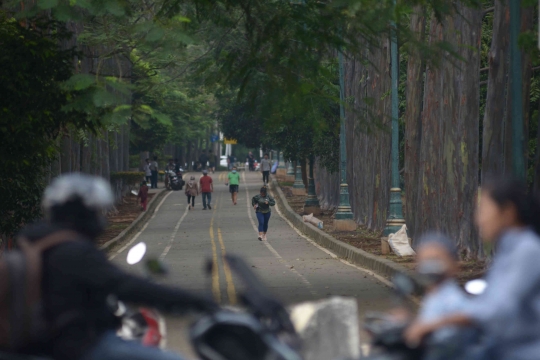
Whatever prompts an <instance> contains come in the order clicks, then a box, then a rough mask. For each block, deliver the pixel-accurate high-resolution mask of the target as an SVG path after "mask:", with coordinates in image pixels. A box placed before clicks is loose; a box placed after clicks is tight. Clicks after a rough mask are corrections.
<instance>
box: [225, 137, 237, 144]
mask: <svg viewBox="0 0 540 360" xmlns="http://www.w3.org/2000/svg"><path fill="white" fill-rule="evenodd" d="M223 143H224V144H226V145H236V144H238V140H236V139H227V138H223Z"/></svg>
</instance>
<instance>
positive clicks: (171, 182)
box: [165, 170, 184, 191]
mask: <svg viewBox="0 0 540 360" xmlns="http://www.w3.org/2000/svg"><path fill="white" fill-rule="evenodd" d="M165 175H166V176H167V179H168V180H167V190H173V191H178V190H182V187H183V186H184V180H183V179H182V172H181V171H179V172H178V173H175V172H174V171H172V170H166V172H165Z"/></svg>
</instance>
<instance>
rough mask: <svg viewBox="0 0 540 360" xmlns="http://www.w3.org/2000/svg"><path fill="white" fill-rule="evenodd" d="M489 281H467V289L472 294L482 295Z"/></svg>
mask: <svg viewBox="0 0 540 360" xmlns="http://www.w3.org/2000/svg"><path fill="white" fill-rule="evenodd" d="M487 286H488V283H487V281H486V280H484V279H475V280H471V281H467V282H466V283H465V291H466V292H468V293H469V294H471V295H480V294H482V293H484V291H486V288H487Z"/></svg>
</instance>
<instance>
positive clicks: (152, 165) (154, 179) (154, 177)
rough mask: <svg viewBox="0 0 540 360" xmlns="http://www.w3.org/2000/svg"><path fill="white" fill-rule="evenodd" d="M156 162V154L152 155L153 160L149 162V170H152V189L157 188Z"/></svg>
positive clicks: (157, 167)
mask: <svg viewBox="0 0 540 360" xmlns="http://www.w3.org/2000/svg"><path fill="white" fill-rule="evenodd" d="M158 169H159V166H158V162H157V156H154V161H152V162H151V163H150V171H151V172H152V184H151V186H150V187H151V188H152V189H157V180H158Z"/></svg>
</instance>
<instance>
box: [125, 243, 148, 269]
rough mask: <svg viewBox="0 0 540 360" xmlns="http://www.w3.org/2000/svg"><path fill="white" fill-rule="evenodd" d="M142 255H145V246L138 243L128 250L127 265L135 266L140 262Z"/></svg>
mask: <svg viewBox="0 0 540 360" xmlns="http://www.w3.org/2000/svg"><path fill="white" fill-rule="evenodd" d="M144 254H146V244H145V243H143V242H140V243H138V244H137V245H135V246H134V247H132V248H131V249H129V251H128V254H127V258H126V261H127V263H128V264H129V265H135V264H137V263H138V262H140V261H141V260H142V258H143V257H144Z"/></svg>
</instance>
